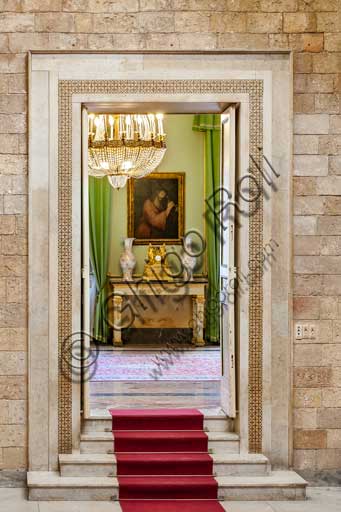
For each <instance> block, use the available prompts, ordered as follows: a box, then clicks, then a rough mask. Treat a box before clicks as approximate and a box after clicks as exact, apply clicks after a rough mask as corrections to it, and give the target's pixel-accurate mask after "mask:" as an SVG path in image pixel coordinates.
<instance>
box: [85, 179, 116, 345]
mask: <svg viewBox="0 0 341 512" xmlns="http://www.w3.org/2000/svg"><path fill="white" fill-rule="evenodd" d="M111 191H112V189H111V186H110V184H109V182H108V180H107V179H106V178H94V177H92V176H89V225H90V261H91V265H92V268H93V271H94V273H95V277H96V283H97V290H98V292H97V297H96V308H95V318H94V328H93V336H94V337H95V338H96V339H97V340H98V341H100V342H102V343H107V342H108V341H109V327H108V323H107V319H106V315H107V307H106V298H107V272H108V254H109V223H110V212H111Z"/></svg>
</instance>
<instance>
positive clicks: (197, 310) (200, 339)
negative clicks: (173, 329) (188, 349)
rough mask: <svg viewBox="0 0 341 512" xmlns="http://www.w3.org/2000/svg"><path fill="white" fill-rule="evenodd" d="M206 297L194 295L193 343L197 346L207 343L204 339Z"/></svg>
mask: <svg viewBox="0 0 341 512" xmlns="http://www.w3.org/2000/svg"><path fill="white" fill-rule="evenodd" d="M204 317H205V297H204V296H203V295H196V296H194V297H193V338H192V343H193V344H194V345H196V346H197V347H202V346H203V345H205V340H204Z"/></svg>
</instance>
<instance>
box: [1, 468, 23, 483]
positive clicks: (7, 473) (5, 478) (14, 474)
mask: <svg viewBox="0 0 341 512" xmlns="http://www.w3.org/2000/svg"><path fill="white" fill-rule="evenodd" d="M26 475H27V471H26V470H24V469H18V470H15V469H2V470H0V487H26Z"/></svg>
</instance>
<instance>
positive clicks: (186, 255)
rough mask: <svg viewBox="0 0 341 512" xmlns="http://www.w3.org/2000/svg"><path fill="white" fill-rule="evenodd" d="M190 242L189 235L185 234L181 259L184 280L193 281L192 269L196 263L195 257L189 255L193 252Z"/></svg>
mask: <svg viewBox="0 0 341 512" xmlns="http://www.w3.org/2000/svg"><path fill="white" fill-rule="evenodd" d="M192 243H193V242H192V240H191V238H190V237H188V236H187V237H184V238H183V241H182V244H183V254H182V257H181V261H182V267H183V275H184V278H185V279H186V281H193V271H194V269H195V266H196V263H197V258H196V257H195V256H191V254H192V253H193V249H192Z"/></svg>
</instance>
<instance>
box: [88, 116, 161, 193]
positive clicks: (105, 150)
mask: <svg viewBox="0 0 341 512" xmlns="http://www.w3.org/2000/svg"><path fill="white" fill-rule="evenodd" d="M88 129H89V141H88V165H89V175H90V176H94V177H95V178H103V177H105V176H107V177H108V180H109V183H110V185H111V186H112V187H113V188H122V187H124V186H125V184H126V183H127V180H128V179H129V178H143V177H144V176H147V175H148V174H150V173H151V172H153V171H154V170H155V169H156V167H157V166H158V165H160V163H161V161H162V159H163V157H164V155H165V152H166V143H165V133H164V129H163V115H162V114H156V115H155V114H148V115H145V114H143V115H141V114H137V115H135V114H116V115H112V114H100V115H95V114H89V116H88Z"/></svg>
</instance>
